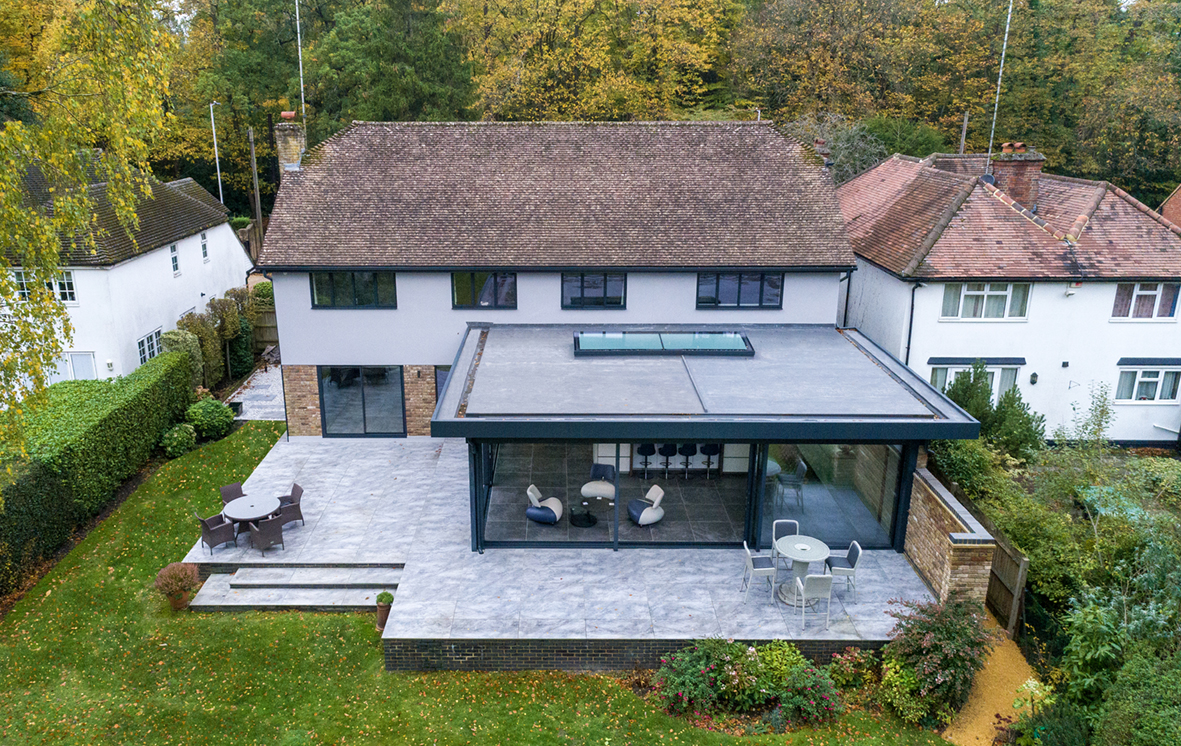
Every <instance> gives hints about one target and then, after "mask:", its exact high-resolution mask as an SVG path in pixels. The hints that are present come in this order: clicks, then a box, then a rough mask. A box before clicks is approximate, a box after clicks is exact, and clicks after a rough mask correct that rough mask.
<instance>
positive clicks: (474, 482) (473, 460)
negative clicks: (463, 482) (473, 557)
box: [467, 440, 484, 552]
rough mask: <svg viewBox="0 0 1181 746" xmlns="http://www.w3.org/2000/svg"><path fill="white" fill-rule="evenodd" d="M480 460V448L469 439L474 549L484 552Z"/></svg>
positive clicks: (468, 456)
mask: <svg viewBox="0 0 1181 746" xmlns="http://www.w3.org/2000/svg"><path fill="white" fill-rule="evenodd" d="M479 462H480V459H479V448H478V447H477V446H476V444H475V443H473V442H472V441H470V440H469V441H468V442H467V481H468V491H469V495H468V502H469V504H470V505H469V507H470V510H469V511H468V513H469V519H470V520H471V525H472V551H473V552H482V551H483V550H484V548H483V540H482V539H483V537H482V536H481V535H480V534H481V532H480V520H479V517H478V516H479V513H478V505H477V503H478V502H479V485H480V481H479V478H480V475H479V474H478V473H477V465H478V464H479Z"/></svg>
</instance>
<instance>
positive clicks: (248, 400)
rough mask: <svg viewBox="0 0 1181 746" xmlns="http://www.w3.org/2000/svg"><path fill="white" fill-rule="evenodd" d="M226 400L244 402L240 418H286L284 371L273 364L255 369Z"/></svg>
mask: <svg viewBox="0 0 1181 746" xmlns="http://www.w3.org/2000/svg"><path fill="white" fill-rule="evenodd" d="M226 401H232V402H234V401H236V402H242V413H241V414H240V415H238V418H237V419H239V420H285V419H287V411H286V407H285V405H284V400H283V371H282V368H280V367H279V366H278V365H271V366H268V367H267V368H264V369H259V370H256V371H254V373H252V374H251V375H250V378H247V379H246V381H245V383H243V384H242V385H241V386H239V387H238V390H237V391H235V392H234V393H233V395H232V396H231V397H230V398H229V399H227V400H226Z"/></svg>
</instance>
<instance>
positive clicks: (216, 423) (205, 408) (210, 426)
mask: <svg viewBox="0 0 1181 746" xmlns="http://www.w3.org/2000/svg"><path fill="white" fill-rule="evenodd" d="M185 419H186V420H188V421H189V424H191V425H192V426H193V429H194V430H196V431H197V435H200V436H201V438H202V439H203V440H217V439H218V438H223V437H225V435H226V434H227V433H229V432H230V428H231V427H233V426H234V413H233V412H232V411H231V410H230V408H229V407H227V406H226V405H225V404H222V403H221V402H219V401H218V400H217V399H202V400H201V401H199V402H197V403H196V404H194V405H193V406H191V407H189V409H188V411H187V412H185Z"/></svg>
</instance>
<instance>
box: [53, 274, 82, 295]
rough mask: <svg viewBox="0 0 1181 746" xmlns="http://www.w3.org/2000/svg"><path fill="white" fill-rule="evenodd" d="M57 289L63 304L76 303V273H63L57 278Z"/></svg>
mask: <svg viewBox="0 0 1181 746" xmlns="http://www.w3.org/2000/svg"><path fill="white" fill-rule="evenodd" d="M56 285H57V287H56V289H55V292H56V293H57V297H58V298H59V299H60V300H61V302H62V303H74V302H75V301H77V297H76V296H75V295H74V273H73V272H71V271H70V270H66V271H65V272H61V273H59V274H58V276H57V283H56Z"/></svg>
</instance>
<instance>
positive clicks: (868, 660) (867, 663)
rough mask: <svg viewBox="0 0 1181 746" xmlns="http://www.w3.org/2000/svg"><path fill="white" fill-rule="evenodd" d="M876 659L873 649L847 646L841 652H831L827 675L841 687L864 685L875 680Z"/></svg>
mask: <svg viewBox="0 0 1181 746" xmlns="http://www.w3.org/2000/svg"><path fill="white" fill-rule="evenodd" d="M877 668H878V660H877V658H876V657H875V656H874V654H873V651H870V650H861V649H860V648H854V647H848V648H845V652H843V653H833V654H832V663H830V664H829V666H828V675H829V676H831V677H832V680H833V682H834V683H836V685H837V686H839V687H840V688H842V689H852V688H855V687H862V686H866V685H867V684H872V683H874V682H875V681H876V680H877Z"/></svg>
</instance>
